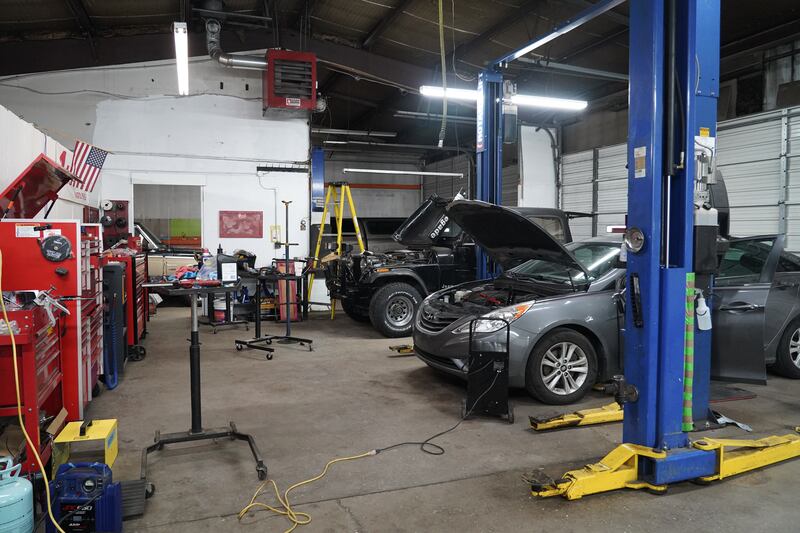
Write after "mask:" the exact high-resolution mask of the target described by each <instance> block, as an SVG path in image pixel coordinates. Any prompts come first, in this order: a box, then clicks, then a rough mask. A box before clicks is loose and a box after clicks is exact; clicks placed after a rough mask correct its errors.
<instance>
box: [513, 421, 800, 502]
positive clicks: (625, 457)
mask: <svg viewBox="0 0 800 533" xmlns="http://www.w3.org/2000/svg"><path fill="white" fill-rule="evenodd" d="M798 430H800V428H797V429H796V431H798ZM691 449H693V450H699V451H704V452H710V453H714V454H715V456H716V461H715V472H714V473H713V474H712V475H708V476H703V475H700V476H697V477H695V478H692V477H687V478H685V479H681V480H680V481H690V480H696V481H701V482H712V481H716V480H721V479H724V478H726V477H730V476H735V475H738V474H742V473H744V472H748V471H750V470H755V469H757V468H762V467H765V466H769V465H773V464H776V463H780V462H782V461H786V460H788V459H794V458H796V457H798V456H800V436H798V434H797V433H793V434H788V435H780V436H777V435H774V436H770V437H764V438H761V439H714V438H705V439H701V440H697V441H694V442H692V443H691ZM685 450H686V449H684V451H685ZM676 453H677V452H676ZM697 455H703V454H697V452H694V456H697ZM641 458H649V459H653V460H655V461H659V460H663V461H668V460H669V459H668V454H667V452H664V451H659V450H653V449H652V448H646V447H644V446H638V445H635V444H622V445H620V446H617V447H616V448H615V449H614V450H612V451H611V453H609V454H608V455H606V456H605V457H604V458H603V459H602V460H601V461H600V462H598V463H594V464H590V465H586V466H584V467H583V468H580V469H578V470H571V471H569V472H567V473H566V474H564V476H563V477H562V478H561V479H559V480H552V479H551V478H549V477H547V476H546V475H544V474H543V473H542V472H536V473H533V474H531V475H530V476H528V477H526V478H525V480H526V481H527V482H529V483H530V485H531V494H532V495H533V496H536V497H540V498H548V497H552V496H563V497H564V498H567V499H568V500H577V499H579V498H582V497H583V496H588V495H590V494H597V493H601V492H608V491H612V490H619V489H626V488H627V489H648V490H650V491H652V492H656V493H658V492H663V491H666V489H667V486H668V485H667V484H657V483H656V484H654V483H650V482H648V481H645V480H642V479H640V468H639V466H640V459H641ZM672 468H674V466H673V467H672ZM709 470H710V469H709ZM671 473H672V475H674V470H673V471H671Z"/></svg>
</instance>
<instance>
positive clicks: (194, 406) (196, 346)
mask: <svg viewBox="0 0 800 533" xmlns="http://www.w3.org/2000/svg"><path fill="white" fill-rule="evenodd" d="M209 290H220V289H219V287H214V288H211V289H173V290H170V291H169V292H168V294H169V295H171V296H181V295H188V296H189V297H190V300H191V303H190V306H191V316H192V330H191V339H190V345H189V366H190V389H191V411H192V425H191V429H190V430H189V431H179V432H175V433H165V434H163V435H162V434H161V432H160V431H156V433H155V438H154V439H153V440H154V442H153V444H151V445H150V446H148V447H147V448H144V449H143V450H142V459H141V461H142V462H141V471H140V486H141V488H143V489H144V494H145V497H147V498H149V497H150V496H152V495H153V493H154V492H155V487H154V485H153V484H152V483H149V482H148V481H147V456H148V455H150V454H151V453H153V452H155V451H160V450H163V449H164V446H166V445H168V444H177V443H180V442H195V441H201V440H215V439H225V438H227V439H231V440H240V441H246V442H247V444H248V445H249V446H250V452H251V453H252V454H253V459H254V460H255V462H256V473H257V474H258V479H260V480H265V479H267V465H265V464H264V460H263V459H262V457H261V452H260V451H259V449H258V446H257V445H256V441H255V439H254V438H253V436H252V435H249V434H247V433H240V432H239V431H238V430H237V429H236V425H235V424H234V423H233V422H229V423H228V426H226V427H222V428H215V429H204V428H203V422H202V408H201V403H200V383H201V382H200V333H199V330H198V321H197V296H198V294H199V293H201V292H208V291H209Z"/></svg>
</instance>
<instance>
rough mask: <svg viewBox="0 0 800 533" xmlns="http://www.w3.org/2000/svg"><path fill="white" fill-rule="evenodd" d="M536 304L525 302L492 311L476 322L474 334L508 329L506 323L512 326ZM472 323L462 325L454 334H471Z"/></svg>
mask: <svg viewBox="0 0 800 533" xmlns="http://www.w3.org/2000/svg"><path fill="white" fill-rule="evenodd" d="M534 303H535V302H525V303H524V304H518V305H513V306H511V307H504V308H503V309H498V310H497V311H492V312H491V313H487V314H485V315H483V316H481V317H480V320H478V321H477V322H475V327H474V328H473V329H472V331H473V333H493V332H495V331H498V330H501V329H503V328H504V327H506V322H508V323H509V324H511V323H512V322H514V321H515V320H516V319H518V318H519V317H521V316H522V315H524V314H525V313H526V312H528V309H530V308H531V307H532V306H533V304H534ZM471 323H472V321H469V322H466V323H464V324H461V325H460V326H458V327H457V328H456V329H454V330H453V333H469V326H470V324H471Z"/></svg>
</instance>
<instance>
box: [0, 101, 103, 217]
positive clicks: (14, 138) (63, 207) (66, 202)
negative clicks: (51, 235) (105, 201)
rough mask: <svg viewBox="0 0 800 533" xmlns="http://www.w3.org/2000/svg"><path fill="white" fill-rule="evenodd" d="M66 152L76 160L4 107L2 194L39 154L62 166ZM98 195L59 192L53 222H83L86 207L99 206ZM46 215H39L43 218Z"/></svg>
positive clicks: (0, 114)
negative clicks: (73, 220)
mask: <svg viewBox="0 0 800 533" xmlns="http://www.w3.org/2000/svg"><path fill="white" fill-rule="evenodd" d="M64 151H66V152H67V156H66V162H67V164H69V162H70V161H71V159H72V155H71V152H70V151H69V150H67V149H66V148H65V147H64V146H63V145H62V144H61V143H59V142H58V141H56V140H55V139H53V138H51V137H49V136H48V135H46V134H45V133H43V132H41V131H39V130H38V129H36V127H34V126H33V124H30V123H28V122H26V121H24V120H22V119H21V118H19V117H18V116H17V115H15V114H14V113H12V112H11V111H9V110H8V109H6V108H4V107H2V106H0V192H2V191H4V190H5V189H6V187H8V186H9V185H10V184H11V182H13V181H14V180H15V179H16V178H17V177H18V176H19V175H20V173H22V171H23V170H25V169H26V168H27V167H28V165H30V164H31V163H32V162H33V160H34V159H36V157H38V156H39V154H45V155H46V156H48V157H49V158H50V159H52V160H53V161H55V162H56V163H58V161H59V159H58V158H59V156H60V155H61V153H62V152H64ZM97 197H98V195H97V192H94V193H86V192H85V191H79V190H77V189H74V188H73V187H72V186H70V185H68V186H66V187H64V189H62V191H61V192H60V193H59V198H60V200H59V201H58V202H56V205H55V206H54V208H53V210H52V211H51V212H50V218H53V219H56V218H58V219H81V218H83V205H84V204H86V205H94V204H96V203H97ZM43 215H44V212H42V213H40V214H39V217H42V216H43Z"/></svg>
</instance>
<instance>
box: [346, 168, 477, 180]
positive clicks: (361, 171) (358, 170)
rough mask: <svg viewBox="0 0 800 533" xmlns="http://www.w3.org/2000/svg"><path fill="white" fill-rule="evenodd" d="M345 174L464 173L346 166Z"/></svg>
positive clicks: (447, 174) (457, 176) (459, 173)
mask: <svg viewBox="0 0 800 533" xmlns="http://www.w3.org/2000/svg"><path fill="white" fill-rule="evenodd" d="M343 172H344V173H345V174H393V175H397V176H449V177H456V178H463V177H464V174H462V173H461V172H428V171H417V170H384V169H378V168H346V169H344V170H343Z"/></svg>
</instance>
